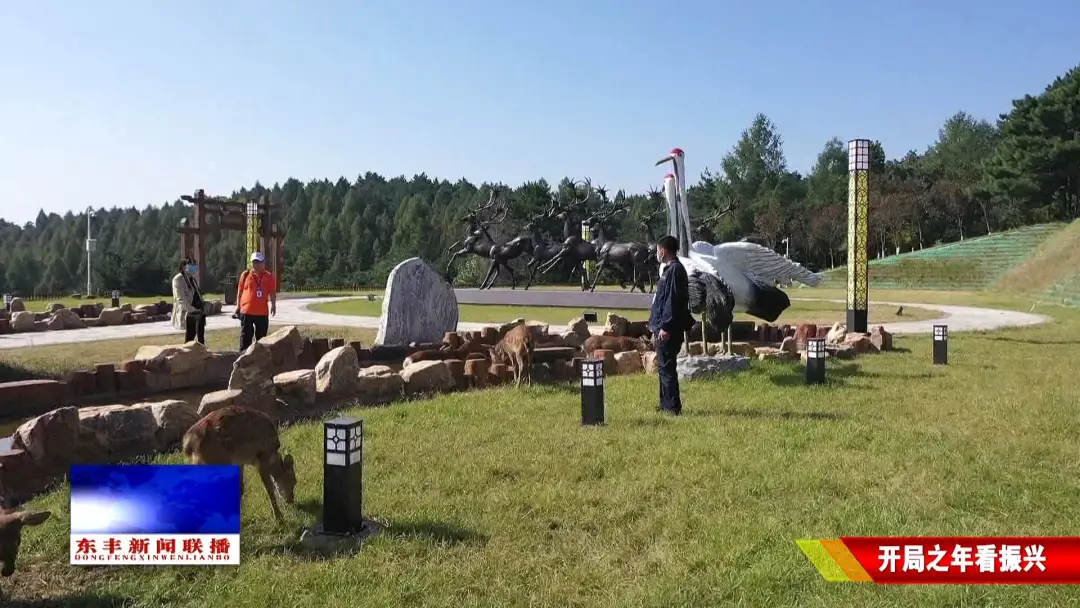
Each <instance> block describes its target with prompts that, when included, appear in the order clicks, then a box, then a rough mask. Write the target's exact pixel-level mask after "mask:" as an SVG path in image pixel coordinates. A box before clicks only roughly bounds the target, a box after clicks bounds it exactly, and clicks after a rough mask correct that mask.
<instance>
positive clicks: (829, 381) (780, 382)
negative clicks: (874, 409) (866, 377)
mask: <svg viewBox="0 0 1080 608" xmlns="http://www.w3.org/2000/svg"><path fill="white" fill-rule="evenodd" d="M826 361H827V362H826V364H825V386H827V387H828V386H832V387H848V386H849V385H848V380H849V379H850V378H852V377H856V376H859V375H862V374H860V373H859V364H858V363H836V362H833V361H832V360H828V359H827V360H826ZM769 381H770V382H772V383H773V384H775V385H777V386H806V366H805V365H803V364H794V365H792V366H790V367H788V368H786V369H783V370H781V371H779V372H777V373H773V374H770V375H769ZM851 388H862V389H865V388H868V387H860V386H855V387H851Z"/></svg>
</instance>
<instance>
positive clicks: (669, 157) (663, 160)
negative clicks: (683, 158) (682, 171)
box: [653, 154, 675, 167]
mask: <svg viewBox="0 0 1080 608" xmlns="http://www.w3.org/2000/svg"><path fill="white" fill-rule="evenodd" d="M664 163H672V164H674V163H675V155H674V154H668V155H667V156H665V157H664V158H661V159H660V160H658V161H656V164H655V165H653V166H654V167H659V166H660V165H662V164H664Z"/></svg>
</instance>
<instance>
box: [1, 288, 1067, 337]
mask: <svg viewBox="0 0 1080 608" xmlns="http://www.w3.org/2000/svg"><path fill="white" fill-rule="evenodd" d="M457 294H458V301H459V302H460V303H461V304H502V305H507V306H563V307H569V308H580V309H581V310H587V309H589V308H592V309H612V308H624V309H642V308H648V306H649V301H650V300H651V298H652V296H651V295H648V294H644V295H643V294H629V293H625V292H614V291H604V292H600V291H598V292H595V293H583V292H581V291H560V290H530V291H524V290H505V289H501V290H493V291H478V290H475V289H459V290H457ZM348 299H351V298H349V297H338V298H295V299H291V298H290V299H284V298H283V299H281V300H279V301H278V314H277V316H276V317H274V318H273V319H271V322H272V323H274V324H275V325H282V324H291V325H338V326H345V327H362V328H370V329H377V328H378V327H379V319H378V318H377V317H360V316H354V315H335V314H327V313H321V312H315V311H313V310H309V309H308V306H310V305H311V304H315V303H321V302H333V301H337V300H348ZM792 300H793V301H826V302H840V303H843V300H820V299H815V298H792ZM871 304H872V305H883V306H889V307H899V306H909V307H915V308H924V309H927V310H936V311H939V312H941V313H943V314H944V316H943V317H941V318H938V319H932V320H928V321H900V322H896V323H884V324H883V325H884V326H885V329H886V330H888V331H889V332H890V333H894V334H922V333H931V332H932V331H933V326H934V325H936V324H945V325H948V326H949V331H950V333H955V332H960V331H980V330H992V329H999V328H1002V327H1021V326H1029V325H1037V324H1039V323H1045V322H1047V321H1049V320H1050V318H1049V317H1046V316H1044V315H1037V314H1031V313H1025V312H1016V311H1010V310H997V309H991V308H974V307H970V306H945V305H941V304H919V303H914V302H876V301H875V302H871ZM231 314H232V307H228V306H227V307H225V312H224V314H221V315H217V316H213V317H208V318H207V321H206V329H207V330H215V329H235V330H237V331H239V322H238V321H237V320H236V319H233V318H232V317H231V316H230V315H231ZM509 320H510V319H507V321H509ZM567 321H569V318H568V319H567ZM782 321H783V317H781V322H782ZM484 325H490V324H489V323H466V322H462V323H459V324H458V329H459V330H461V331H473V330H478V329H480V328H481V327H483V326H484ZM594 330H595V331H601V328H599V327H594ZM179 333H180V332H177V331H176V330H174V329H173V328H172V325H171V324H170V323H169V322H168V321H162V322H158V323H140V324H138V325H121V326H117V327H90V328H87V329H73V330H67V331H48V332H34V333H22V334H4V335H0V349H4V348H23V347H27V346H48V345H53V344H73V343H80V342H97V341H99V340H119V339H124V338H141V337H151V336H165V335H178V334H179Z"/></svg>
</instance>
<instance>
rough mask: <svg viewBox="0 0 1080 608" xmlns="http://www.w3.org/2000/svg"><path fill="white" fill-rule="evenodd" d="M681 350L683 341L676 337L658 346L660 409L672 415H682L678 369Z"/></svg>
mask: <svg viewBox="0 0 1080 608" xmlns="http://www.w3.org/2000/svg"><path fill="white" fill-rule="evenodd" d="M681 349H682V340H680V339H678V338H676V337H675V336H671V337H670V338H668V339H667V341H666V342H661V343H660V344H657V345H656V364H657V367H658V368H659V370H658V371H659V374H660V409H661V410H662V411H665V412H668V413H671V414H681V413H682V398H681V397H680V396H679V374H678V371H677V367H676V366H677V364H678V356H679V351H680V350H681Z"/></svg>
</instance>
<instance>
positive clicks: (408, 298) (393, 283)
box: [375, 258, 458, 345]
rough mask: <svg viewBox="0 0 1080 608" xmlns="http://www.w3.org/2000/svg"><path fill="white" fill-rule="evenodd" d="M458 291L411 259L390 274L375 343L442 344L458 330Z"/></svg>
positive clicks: (416, 259)
mask: <svg viewBox="0 0 1080 608" xmlns="http://www.w3.org/2000/svg"><path fill="white" fill-rule="evenodd" d="M457 323H458V305H457V297H456V296H455V295H454V288H453V287H451V286H450V285H449V284H448V283H447V282H446V281H445V280H444V279H443V277H441V276H440V275H439V273H438V272H437V271H436V270H435V269H434V268H432V267H431V266H430V265H429V264H428V263H427V262H425V261H424V260H422V259H420V258H409V259H407V260H405V261H404V262H401V263H400V264H398V265H397V266H395V267H394V269H393V270H392V271H390V277H389V278H388V279H387V280H386V295H385V296H384V297H383V305H382V317H381V318H380V320H379V333H378V335H377V336H376V337H375V344H385V345H397V344H412V343H414V342H415V343H418V344H426V343H432V342H439V341H440V340H442V337H443V336H444V335H445V334H446V332H450V331H455V330H457Z"/></svg>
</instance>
